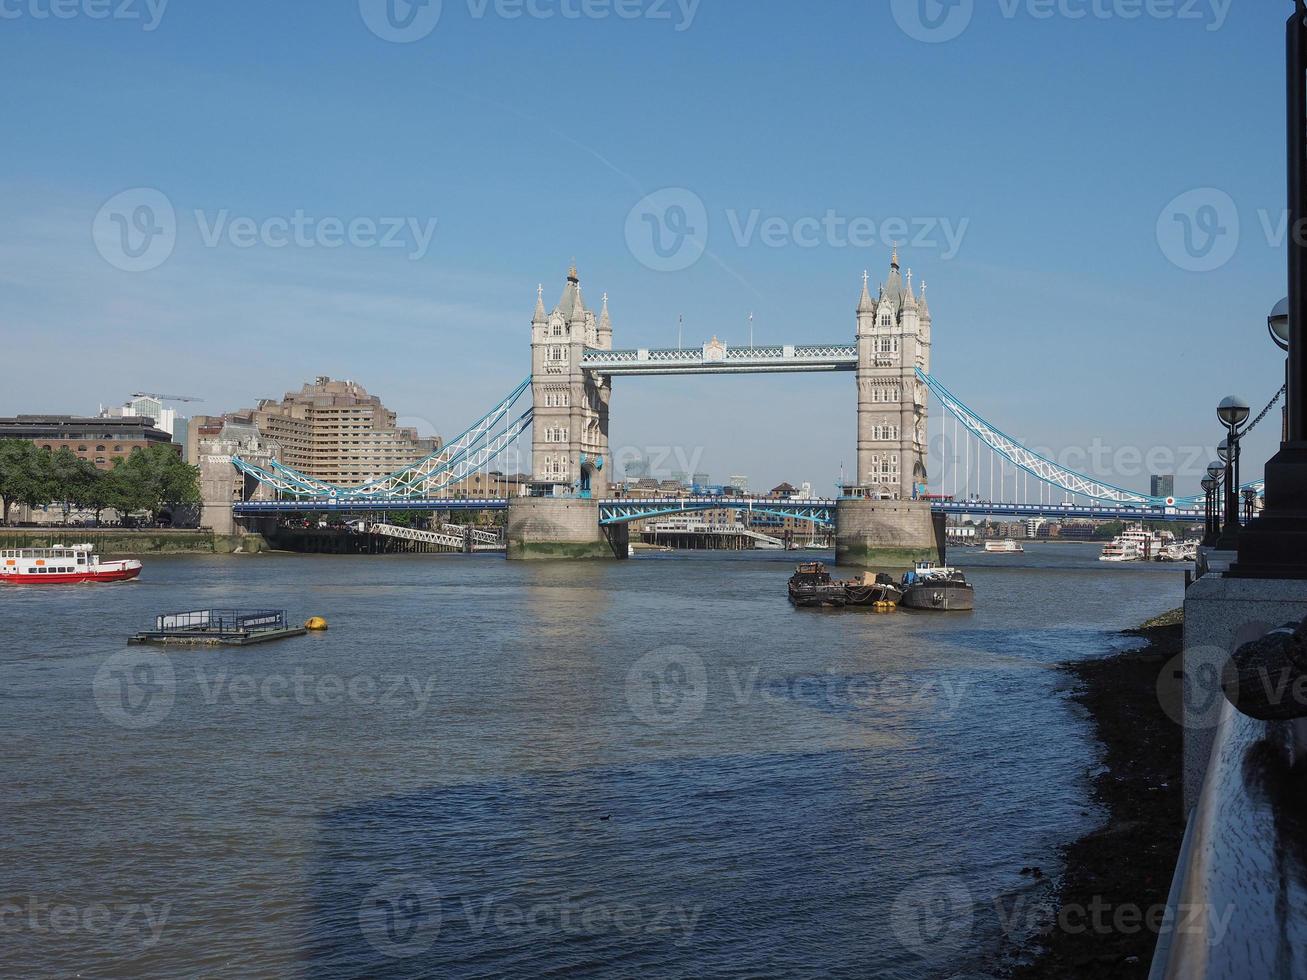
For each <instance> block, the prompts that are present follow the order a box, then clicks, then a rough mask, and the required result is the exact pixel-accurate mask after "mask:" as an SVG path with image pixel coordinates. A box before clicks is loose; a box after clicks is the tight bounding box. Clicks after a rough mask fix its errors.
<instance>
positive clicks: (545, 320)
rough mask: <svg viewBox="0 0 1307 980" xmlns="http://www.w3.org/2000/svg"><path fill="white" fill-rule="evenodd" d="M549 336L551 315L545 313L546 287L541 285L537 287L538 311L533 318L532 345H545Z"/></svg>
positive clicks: (536, 310)
mask: <svg viewBox="0 0 1307 980" xmlns="http://www.w3.org/2000/svg"><path fill="white" fill-rule="evenodd" d="M548 336H549V314H547V313H546V312H545V287H544V283H541V284H540V285H539V286H537V287H536V309H535V314H534V315H533V316H532V317H531V343H533V344H540V343H544V341H545V339H546V338H547V337H548Z"/></svg>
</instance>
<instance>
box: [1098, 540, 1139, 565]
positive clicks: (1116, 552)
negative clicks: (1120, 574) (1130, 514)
mask: <svg viewBox="0 0 1307 980" xmlns="http://www.w3.org/2000/svg"><path fill="white" fill-rule="evenodd" d="M1140 557H1142V556H1141V555H1140V554H1139V546H1138V545H1137V544H1135V543H1134V542H1133V541H1122V540H1121V539H1120V538H1119V537H1118V538H1113V539H1112V541H1111V543H1110V544H1105V545H1103V553H1102V554H1101V555H1099V556H1098V560H1099V561H1138V560H1139V559H1140Z"/></svg>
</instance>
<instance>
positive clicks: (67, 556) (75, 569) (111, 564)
mask: <svg viewBox="0 0 1307 980" xmlns="http://www.w3.org/2000/svg"><path fill="white" fill-rule="evenodd" d="M140 574H141V563H140V562H139V561H136V560H135V559H134V558H127V559H123V560H122V561H100V556H99V555H96V554H92V553H91V545H89V544H70V545H55V546H54V547H53V548H10V549H8V550H6V551H0V583H5V584H7V585H73V584H76V583H78V582H125V581H127V580H128V579H133V578H136V576H138V575H140Z"/></svg>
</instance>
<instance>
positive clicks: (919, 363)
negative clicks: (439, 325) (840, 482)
mask: <svg viewBox="0 0 1307 980" xmlns="http://www.w3.org/2000/svg"><path fill="white" fill-rule="evenodd" d="M932 326H933V323H932V316H931V312H930V307H929V305H928V303H927V300H926V285H925V283H924V282H923V283H921V284H920V286H919V287H918V288H914V286H913V277H912V272H911V270H907V271H906V272H904V271H903V270H901V268H900V265H899V258H898V252H897V249H896V250H895V251H894V254H893V255H892V257H891V259H890V267H889V271H888V274H887V276H886V278H885V280H884V281H883V282H882V283H881V284H880V285H879V287H877V288H876V289H875V290H874V295H873V289H872V286H871V277H870V276H869V275H866V274H864V276H863V283H862V292H861V295H860V296H859V299H858V304H857V307H856V311H855V323H854V334H853V343H829V344H793V345H791V344H779V345H768V346H762V347H755V346H752V345H751V346H749V347H731V346H728V345H727V344H725V343H723V342H722V341H720V340H718V339H717V338H716V337H714V338H713V339H712V340H710V341H708V342H707V343H705V344H702V345H699V346H695V347H691V348H676V349H657V348H652V349H651V348H636V349H621V348H616V347H614V344H613V336H614V329H613V321H612V316H611V314H610V312H609V308H608V297H607V295H606V294H605V295H604V296H603V298H602V301H601V304H600V308H599V310H598V311H594V310H592V309H590V308H589V307H588V306H587V304H586V302H585V299H584V296H583V294H582V289H581V280H580V276H579V275H578V274H577V271H576V268H575V266H573V267H572V268H571V269H570V270H569V272H568V275H567V278H566V282H565V284H564V287H563V292H562V295H561V297H560V299H559V301H558V303H557V304H555V306H554V307H553V309H552V310H547V309H546V307H545V302H544V287H543V286H541V287H539V288H538V289H537V293H536V304H535V310H534V313H533V314H532V317H531V326H530V331H531V335H530V336H531V339H530V348H531V374H530V376H529V377H528V378H527V379H526V380H524V381H523V382H522V383H521V384H519V385H517V386H516V387H515V388H514V389H513V390H512V391H511V392H509V393H508V395H506V396H505V397H504V398H503V399H501V400H500V401H499V402H498V403H497V404H496V405H495V406H494V407H492V408H491V410H490V411H488V412H487V413H486V414H485V415H484V416H482V417H481V418H480V419H478V420H477V421H475V422H474V423H473V424H472V425H471V426H469V427H468V429H467V430H466V431H465V432H463V433H462V434H460V435H459V436H458V437H456V438H455V439H453V440H451V441H450V442H449V443H447V444H446V445H444V446H442V447H441V448H440V449H439V450H437V451H436V452H433V453H432V454H430V455H429V456H427V457H426V458H424V459H422V460H420V461H418V462H417V463H415V464H413V465H411V466H408V467H405V468H404V469H402V470H400V471H398V472H396V473H393V474H391V475H389V476H387V477H385V478H382V479H379V480H374V481H372V482H370V483H367V484H364V485H362V486H356V487H337V486H332V485H330V484H328V483H325V482H323V481H321V480H318V479H315V478H313V477H311V476H309V475H306V474H304V473H299V472H297V471H295V470H294V469H292V468H290V467H288V466H286V465H285V464H283V463H282V462H281V461H280V460H278V459H277V458H276V450H275V447H269V446H266V445H262V444H259V443H258V440H257V439H255V440H253V442H252V443H250V444H245V445H242V446H236V447H231V446H227V447H218V449H217V451H215V452H214V453H213V454H212V455H208V456H202V459H201V464H202V478H203V477H204V472H203V471H204V469H205V466H206V465H208V466H209V467H210V469H211V470H213V471H214V473H216V477H214V478H213V479H209V480H205V481H204V482H205V486H206V494H205V497H206V517H205V521H206V523H208V524H210V526H214V527H215V529H216V528H218V527H219V525H220V524H221V521H222V520H223V519H224V518H225V519H226V520H227V521H228V522H229V523H230V522H231V521H232V519H233V518H235V519H236V520H238V521H240V522H250V521H259V520H267V519H269V518H272V517H275V516H276V515H278V514H285V513H290V512H296V511H317V512H339V513H377V512H385V511H406V510H407V511H421V510H427V511H430V510H451V511H452V510H491V511H493V510H504V511H507V521H506V523H507V542H508V553H509V557H510V558H551V557H566V558H583V557H589V558H598V557H612V556H615V555H616V556H624V555H625V554H626V550H627V549H626V528H627V525H628V524H629V523H630V522H632V521H635V520H643V519H647V518H651V517H661V516H667V515H670V514H677V513H687V512H695V511H703V510H712V509H733V510H756V511H757V512H759V513H766V514H771V515H776V516H781V517H792V518H797V519H802V520H810V521H812V522H814V523H815V524H821V525H825V526H834V528H835V531H836V534H835V538H836V551H837V560H838V561H840V562H841V563H844V564H851V565H865V566H875V567H890V566H894V565H909V564H911V562H912V561H913V560H917V559H936V560H937V559H939V558H940V557H941V555H942V551H943V543H944V532H943V524H944V520H945V517H946V515H947V514H974V515H978V516H979V515H993V516H1009V517H1030V516H1045V517H1059V516H1061V517H1085V518H1097V519H1128V518H1136V519H1140V518H1143V519H1149V520H1174V521H1187V520H1201V519H1202V516H1203V515H1202V505H1201V503H1200V502H1199V501H1197V500H1196V499H1195V498H1186V499H1183V500H1179V501H1176V500H1170V499H1167V500H1162V499H1160V498H1155V497H1152V496H1150V495H1148V494H1143V493H1139V492H1136V491H1132V490H1128V489H1124V488H1122V487H1118V486H1115V485H1113V484H1111V483H1107V482H1104V481H1103V480H1100V479H1096V478H1094V477H1090V476H1087V475H1085V474H1081V473H1077V472H1075V471H1073V470H1070V469H1068V468H1066V467H1064V466H1060V465H1059V464H1057V463H1056V462H1054V461H1052V460H1050V459H1047V458H1046V457H1044V456H1041V455H1039V454H1038V453H1036V452H1034V451H1032V450H1030V449H1028V448H1026V447H1025V446H1023V445H1021V443H1020V442H1019V441H1018V440H1016V439H1013V438H1011V437H1009V436H1007V435H1006V434H1005V433H1004V431H1003V430H1002V429H1000V428H999V427H997V426H995V425H993V424H991V423H990V422H988V421H987V420H986V419H985V418H984V417H983V416H982V415H980V414H979V413H978V412H975V411H974V410H972V409H971V408H969V407H968V406H967V405H966V404H965V403H964V402H963V401H962V400H961V399H960V398H958V397H957V396H956V395H954V394H953V393H952V392H951V391H950V390H949V389H948V388H946V387H945V386H944V385H943V384H942V383H941V382H940V381H939V379H937V378H935V377H933V376H932V375H931V373H930V359H931V347H932V339H931V338H932ZM794 372H826V373H830V372H837V373H851V374H853V375H854V381H855V387H856V394H857V427H856V432H857V456H856V458H857V469H856V477H855V480H854V482H853V483H852V484H850V485H848V486H846V487H843V488H842V489H841V495H840V496H839V497H838V498H829V499H821V500H810V501H796V500H776V499H771V498H748V497H745V498H735V497H729V498H727V497H720V496H699V497H689V498H686V497H670V498H662V499H653V500H642V499H635V498H632V497H621V496H619V495H618V494H616V493H614V492H613V488H612V486H611V483H612V480H613V478H614V477H613V466H612V458H611V454H610V450H609V422H610V412H611V404H612V394H613V384H614V379H616V378H623V377H638V376H648V375H656V376H663V375H718V374H759V373H794ZM528 391H529V392H530V399H531V404H530V406H529V407H527V408H525V409H522V408H520V407H519V406H518V403H519V401H522V400H523V399H525V397H526V393H527V392H528ZM932 398H934V399H935V401H936V402H937V404H938V405H939V406H940V407H941V408H943V409H944V412H945V418H946V419H947V420H949V421H951V422H952V423H953V427H954V432H955V434H958V435H960V436H961V437H962V438H963V439H964V440H968V443H967V445H965V446H964V447H963V449H964V450H965V455H966V464H965V469H966V477H965V480H964V484H965V486H964V489H965V491H966V493H965V496H964V497H963V495H960V494H959V493H958V490H959V487H958V470H959V469H961V467H960V466H958V465H957V463H956V459H955V461H954V466H953V471H954V472H953V482H954V493H953V494H952V495H950V494H947V493H945V492H944V491H945V489H946V488H945V487H943V486H937V487H936V488H935V489H936V491H937V492H936V493H934V494H930V493H928V489H929V484H930V474H929V472H928V469H927V426H928V418H929V402H930V400H931V399H932ZM528 428H529V429H530V431H531V450H530V453H531V455H530V459H531V483H530V493H529V494H527V495H523V496H519V497H513V498H511V499H503V498H500V499H485V500H462V499H451V498H450V497H449V496H448V494H449V492H450V491H451V489H452V488H453V487H454V486H455V485H456V484H458V483H459V482H460V481H462V480H465V479H466V478H467V477H468V476H469V475H470V474H472V473H475V472H482V471H484V470H486V469H488V468H489V467H490V466H491V465H493V464H494V462H495V460H496V459H499V458H501V457H502V455H503V454H504V452H505V451H506V450H507V449H509V448H510V447H511V446H512V445H514V444H515V443H516V442H517V441H519V440H520V439H521V438H522V437H523V436H524V433H525V432H526V430H527V429H528ZM973 447H974V448H975V449H976V453H977V457H976V464H977V465H976V473H975V474H973V473H972V470H971V450H972V448H973ZM982 448H983V450H984V451H985V452H986V453H987V454H988V455H987V459H988V462H989V468H990V492H989V493H988V494H987V495H985V494H983V492H981V490H982V486H983V481H982V480H981V479H980V476H981V457H980V452H981V450H982ZM954 453H955V457H956V455H957V453H958V450H957V449H954ZM224 467H225V468H224ZM233 468H234V471H235V472H236V473H238V474H240V475H241V476H243V478H244V481H243V482H244V486H243V489H242V490H241V491H240V492H239V498H240V499H239V500H237V501H235V502H234V503H233V501H232V499H231V496H230V491H229V490H227V491H225V492H226V493H227V496H226V499H222V495H223V492H224V491H223V490H222V488H223V487H224V486H225V487H228V488H229V487H231V485H232V478H231V476H230V475H227V474H229V473H231V471H232V470H233ZM996 469H997V470H998V474H999V478H998V493H997V494H995V492H994V474H995V470H996ZM1009 474H1010V475H1011V476H1012V477H1013V480H1012V487H1013V492H1012V495H1011V497H1010V498H1009V497H1008V495H1007V490H1006V487H1007V485H1008V476H1009ZM210 475H211V476H212V475H213V474H210ZM973 475H975V476H976V480H975V485H974V487H973V485H972V477H973ZM1031 477H1034V481H1035V487H1036V492H1037V493H1038V495H1039V499H1038V501H1037V502H1032V501H1031V500H1029V499H1028V497H1027V498H1025V499H1022V498H1021V497H1020V495H1019V494H1018V492H1017V487H1018V485H1019V484H1018V482H1017V481H1018V479H1024V480H1025V481H1026V484H1027V489H1028V486H1029V482H1030V478H1031ZM936 479H937V480H938V479H939V478H938V477H937V478H936ZM224 480H225V483H224ZM211 486H216V487H218V488H219V489H218V491H217V492H216V493H210V492H208V489H209V488H210V487H211ZM973 489H974V490H975V491H977V492H974V493H973V492H972V490H973ZM215 496H216V497H217V499H212V498H213V497H215ZM982 496H983V497H984V500H981V499H980V498H981V497H982ZM959 497H963V499H958V498H959ZM1059 497H1060V498H1061V499H1060V500H1059V499H1058V498H1059Z"/></svg>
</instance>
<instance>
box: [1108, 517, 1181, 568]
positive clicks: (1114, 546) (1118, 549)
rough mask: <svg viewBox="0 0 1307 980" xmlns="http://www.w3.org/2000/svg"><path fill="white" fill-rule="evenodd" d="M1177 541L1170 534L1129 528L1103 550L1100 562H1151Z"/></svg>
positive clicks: (1143, 528)
mask: <svg viewBox="0 0 1307 980" xmlns="http://www.w3.org/2000/svg"><path fill="white" fill-rule="evenodd" d="M1174 540H1175V537H1174V535H1172V534H1170V533H1169V532H1168V533H1167V534H1166V535H1161V534H1158V533H1157V532H1156V531H1149V530H1148V529H1147V528H1145V527H1143V525H1136V526H1134V527H1128V528H1126V529H1125V530H1124V531H1122V532H1121V533H1120V534H1118V535H1117V536H1116V537H1115V538H1113V539H1112V543H1111V544H1109V545H1107V546H1105V547H1104V548H1103V553H1102V554H1101V555H1099V560H1100V561H1151V560H1152V559H1154V558H1157V557H1158V556H1160V555H1161V554H1162V549H1163V548H1165V547H1166V546H1167V545H1168V544H1170V543H1171V542H1172V541H1174Z"/></svg>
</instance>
